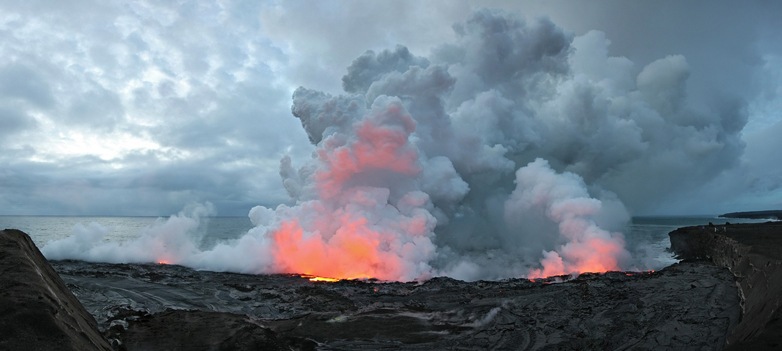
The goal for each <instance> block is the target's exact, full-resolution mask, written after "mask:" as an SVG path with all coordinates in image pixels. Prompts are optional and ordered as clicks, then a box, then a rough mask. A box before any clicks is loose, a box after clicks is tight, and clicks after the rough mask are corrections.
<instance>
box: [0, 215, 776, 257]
mask: <svg viewBox="0 0 782 351" xmlns="http://www.w3.org/2000/svg"><path fill="white" fill-rule="evenodd" d="M165 220H166V219H165V218H155V217H57V216H0V229H2V228H13V229H19V230H22V231H24V232H26V233H28V234H29V235H30V237H31V238H32V239H33V241H34V242H35V243H36V244H37V245H38V246H39V247H42V246H44V245H45V244H46V243H47V242H49V241H51V240H55V239H60V238H64V237H67V236H70V235H72V234H73V229H74V226H77V225H79V224H81V225H85V226H86V225H89V224H90V223H97V224H100V225H101V226H103V227H104V228H106V229H108V234H107V235H106V236H105V237H104V238H103V240H106V241H126V240H130V239H133V238H135V237H137V236H139V235H140V234H141V233H143V232H144V230H145V229H147V228H149V227H151V226H154V225H155V224H156V223H157V222H162V221H165ZM728 221H730V222H732V223H742V222H763V221H762V220H737V219H729V220H728ZM709 222H713V223H715V224H722V223H725V222H726V219H725V218H717V217H715V216H689V217H636V218H633V221H632V223H631V224H629V225H628V228H626V229H625V231H624V235H625V241H626V247H627V249H628V251H630V253H631V255H632V256H633V258H634V259H635V260H636V261H637V265H638V266H637V267H628V268H633V269H660V268H663V267H665V266H668V265H670V264H672V263H674V262H676V260H675V259H674V258H673V257H672V255H671V253H670V252H668V248H669V247H670V242H669V240H668V233H669V232H671V231H673V230H674V229H676V228H679V227H684V226H695V225H706V224H708V223H709ZM203 223H205V226H204V228H203V229H204V230H205V233H206V235H205V236H204V237H203V240H202V241H201V246H202V248H208V247H212V246H214V244H216V243H217V242H220V241H223V240H230V239H235V238H238V237H240V236H242V235H243V234H244V233H246V232H247V231H248V230H249V229H251V228H252V223H250V220H249V218H247V217H212V218H208V219H207V220H206V221H204V222H203ZM202 225H203V224H202Z"/></svg>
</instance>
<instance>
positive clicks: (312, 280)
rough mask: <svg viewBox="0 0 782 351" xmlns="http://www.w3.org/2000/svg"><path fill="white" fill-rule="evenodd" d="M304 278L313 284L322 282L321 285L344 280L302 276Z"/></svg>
mask: <svg viewBox="0 0 782 351" xmlns="http://www.w3.org/2000/svg"><path fill="white" fill-rule="evenodd" d="M301 277H302V278H307V279H308V280H309V281H311V282H321V283H335V282H338V281H340V280H342V279H337V278H328V277H318V276H314V275H306V274H305V275H301Z"/></svg>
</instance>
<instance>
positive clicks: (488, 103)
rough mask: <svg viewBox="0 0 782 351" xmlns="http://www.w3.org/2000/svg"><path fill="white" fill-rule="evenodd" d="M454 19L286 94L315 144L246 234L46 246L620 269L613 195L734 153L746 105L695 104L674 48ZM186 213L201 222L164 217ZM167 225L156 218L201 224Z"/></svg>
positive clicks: (312, 261)
mask: <svg viewBox="0 0 782 351" xmlns="http://www.w3.org/2000/svg"><path fill="white" fill-rule="evenodd" d="M454 30H455V31H456V34H457V39H456V41H455V42H453V43H448V44H444V45H442V46H440V47H437V48H434V49H433V50H432V51H431V52H432V54H431V55H430V56H429V57H420V56H415V55H414V54H412V53H411V52H410V51H409V50H408V49H407V48H405V47H403V46H398V47H396V48H394V49H393V50H386V51H382V52H379V53H375V52H372V51H367V52H366V53H364V54H363V55H361V56H360V57H359V58H357V59H356V60H355V61H353V63H352V64H351V65H350V66H349V67H348V69H347V72H348V73H347V75H345V76H344V77H343V79H342V82H343V87H344V90H345V94H343V95H337V96H334V95H330V94H327V93H324V92H319V91H314V90H310V89H306V88H299V89H297V90H296V91H295V92H294V94H293V106H292V113H293V115H294V116H295V117H297V118H298V119H299V120H300V121H301V124H302V126H303V128H304V130H305V131H306V133H307V135H308V136H309V139H310V140H311V142H312V143H313V144H315V145H316V151H315V153H314V154H313V157H312V158H311V159H309V160H295V161H296V162H302V164H301V165H300V166H298V167H297V165H295V162H294V160H291V159H290V158H287V157H286V158H283V160H282V161H281V169H280V175H281V177H282V181H283V185H284V187H285V189H287V191H288V193H289V194H290V196H291V198H292V199H293V200H294V201H295V204H294V205H292V206H286V205H280V206H279V207H277V208H276V209H271V208H266V207H260V206H259V207H255V208H253V209H252V210H251V211H250V218H251V220H252V222H253V224H254V225H255V228H253V229H252V230H250V231H249V232H248V233H247V234H246V235H244V236H243V237H241V238H240V239H238V240H236V241H233V242H226V243H222V244H219V245H217V246H216V247H214V248H212V249H209V250H200V249H198V246H197V245H195V244H193V243H192V240H191V239H189V238H191V237H192V236H191V235H179V234H176V235H174V234H160V233H158V234H156V235H162V236H163V237H166V238H172V239H174V240H180V239H181V240H183V241H181V242H179V244H171V245H162V247H163V251H164V252H160V253H157V252H155V254H154V255H153V254H152V253H149V252H147V253H144V254H141V253H139V255H136V254H130V253H128V252H137V251H135V250H136V249H135V248H136V245H138V246H139V247H142V246H146V245H157V244H156V242H155V239H154V238H152V237H149V235H146V236H145V235H142V237H141V239H139V242H131V243H126V244H124V245H123V246H116V245H113V244H112V245H109V244H102V243H99V242H97V241H96V240H95V239H94V238H92V237H90V236H89V235H85V234H79V233H77V235H75V236H74V237H71V238H68V239H65V240H63V241H58V242H53V243H51V244H49V245H48V246H46V248H45V250H44V252H45V253H46V254H47V255H48V257H50V258H65V257H77V258H87V259H93V260H117V259H118V258H119V259H120V260H150V261H152V260H157V259H159V258H160V257H163V256H165V257H167V258H166V259H167V260H169V261H170V262H172V263H180V264H185V265H189V266H193V267H196V268H206V269H213V270H232V271H239V272H253V273H261V272H290V273H306V274H313V275H321V276H328V277H338V278H363V277H375V278H380V279H388V280H411V279H421V278H427V277H430V276H434V275H449V276H453V277H457V278H461V279H497V278H505V277H519V276H529V277H539V276H546V275H552V274H569V273H578V272H590V271H606V270H617V269H625V268H630V267H638V263H637V262H633V259H632V258H631V257H630V255H629V253H628V252H627V250H625V248H624V240H623V236H622V234H621V233H619V232H618V230H620V229H621V228H622V226H623V225H624V224H625V223H626V221H627V220H628V219H629V215H628V210H627V209H626V208H625V205H624V204H628V205H629V207H630V209H642V208H644V206H646V205H648V204H650V203H655V202H658V201H662V200H664V199H665V197H666V196H667V195H668V194H671V193H673V192H676V191H680V190H682V189H685V188H686V187H688V186H691V185H692V182H695V181H699V182H700V181H702V180H703V179H708V178H709V177H711V174H717V173H719V171H720V170H722V169H725V168H727V167H730V166H731V165H732V164H733V163H735V162H736V160H737V157H738V155H739V154H740V153H741V150H742V148H743V145H742V143H741V141H740V139H739V135H738V133H739V131H740V130H741V128H742V127H743V124H744V121H745V120H746V117H745V116H744V115H743V112H742V109H741V107H740V104H739V105H736V104H731V105H730V106H734V107H735V108H730V109H726V110H709V109H708V108H703V107H700V106H701V105H700V104H697V103H695V102H692V101H690V100H689V99H688V97H687V87H686V83H687V78H688V75H689V73H688V72H689V67H688V63H687V60H686V58H684V57H682V56H678V55H672V56H667V57H664V58H661V59H659V60H657V61H654V62H651V63H650V64H648V65H646V66H645V67H636V65H635V63H633V62H631V61H629V60H628V59H626V58H623V57H610V56H608V54H607V53H608V46H609V44H610V42H609V41H608V40H607V39H606V38H605V37H604V35H603V34H602V33H601V32H597V31H592V32H589V33H587V34H585V35H583V36H579V37H573V36H572V35H569V34H567V33H565V32H563V31H562V30H561V29H560V28H558V27H557V26H556V25H555V24H553V23H552V22H550V21H548V20H545V19H543V20H537V21H533V22H531V23H527V22H525V21H524V20H522V19H520V18H517V17H515V16H512V15H509V14H505V13H501V12H496V11H489V10H484V11H479V12H477V13H475V14H474V15H473V16H472V17H471V18H470V19H468V20H467V21H466V22H464V23H460V24H457V25H455V26H454ZM736 106H738V107H736ZM694 165H695V166H694ZM514 172H515V173H514ZM692 173H697V174H692ZM650 174H654V177H650V176H649V175H650ZM685 174H687V176H683V175H685ZM185 219H188V221H190V222H192V223H195V224H197V223H198V221H199V220H198V216H189V215H183V214H180V215H179V216H174V217H172V218H171V219H169V222H177V221H180V220H182V221H185ZM169 222H166V223H165V224H163V225H162V226H161V228H162V227H167V228H169V229H171V230H179V231H184V232H188V231H190V232H192V231H193V230H194V229H193V228H192V226H189V225H186V226H183V227H179V226H174V225H173V224H171V225H169V224H168V223H169ZM190 222H188V223H190ZM88 229H89V228H87V229H84V228H82V229H78V230H77V231H84V230H88ZM93 229H94V228H93ZM161 230H163V229H161ZM164 231H165V230H164ZM153 232H154V233H157V229H155V230H150V233H153ZM150 235H151V234H150ZM196 237H197V236H196ZM164 244H165V243H164ZM159 246H161V245H158V246H157V247H159ZM145 255H146V256H145ZM131 256H132V257H131ZM151 256H156V257H154V258H153V257H151Z"/></svg>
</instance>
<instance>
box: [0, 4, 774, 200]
mask: <svg viewBox="0 0 782 351" xmlns="http://www.w3.org/2000/svg"><path fill="white" fill-rule="evenodd" d="M481 7H489V8H499V9H504V10H505V11H506V12H508V13H512V14H514V15H515V16H519V18H523V19H526V20H529V21H533V20H537V19H538V18H542V17H545V18H548V19H550V20H551V21H552V22H553V23H554V24H555V25H556V26H557V27H559V28H561V30H562V31H563V32H564V33H566V35H565V37H566V38H567V40H574V43H576V44H574V47H583V45H585V44H584V43H588V42H589V40H587V39H590V38H591V39H590V40H597V39H594V38H602V37H604V38H605V39H606V40H607V42H610V46H608V47H607V53H606V54H607V55H608V56H610V57H616V58H623V60H624V61H617V62H630V63H632V65H630V64H628V65H627V67H628V68H627V69H628V70H629V71H630V72H631V73H632V74H633V76H634V77H635V76H638V80H637V84H638V85H639V88H638V89H639V91H641V90H643V89H642V87H641V86H642V85H643V84H645V83H644V82H647V81H650V80H651V81H654V79H653V78H654V77H652V78H649V77H647V76H649V75H658V73H659V72H666V71H667V70H660V69H659V67H660V65H661V64H655V65H650V64H651V63H654V62H662V61H658V60H661V59H666V58H669V59H667V60H668V61H666V62H668V63H665V64H666V65H669V66H664V67H676V64H677V63H681V64H682V65H684V63H685V62H686V65H685V67H686V69H687V71H686V74H683V75H682V77H685V78H686V84H684V85H682V86H683V87H684V88H683V89H685V90H684V91H682V92H681V94H682V95H683V96H684V95H686V97H687V101H688V102H687V104H688V106H692V109H693V110H697V111H699V113H702V114H706V115H708V114H709V113H711V112H713V113H714V114H715V115H719V114H720V113H722V112H724V111H728V110H729V111H732V112H731V113H730V115H731V116H733V117H720V116H721V115H720V116H717V117H715V118H716V119H715V120H717V121H718V124H719V123H721V127H720V131H721V132H720V133H722V132H724V134H725V135H726V138H728V139H730V138H731V137H733V136H735V137H736V141H735V142H733V141H731V142H730V143H727V144H726V145H729V147H730V148H731V150H730V151H731V152H728V153H725V155H727V156H725V157H726V158H727V159H726V160H725V162H726V166H724V167H716V166H713V165H711V166H709V167H708V168H703V169H706V170H708V172H702V171H699V170H698V169H692V170H691V173H692V176H691V177H692V178H693V179H695V180H697V181H691V179H690V180H688V174H689V173H690V171H689V170H687V171H683V172H677V174H678V177H679V178H672V177H671V176H669V175H667V174H666V176H665V177H664V181H665V182H668V183H670V182H681V183H682V184H687V186H686V187H684V188H676V187H665V191H661V192H662V193H664V194H665V196H660V197H659V198H657V197H655V198H654V201H642V200H638V199H634V198H632V197H634V196H641V195H638V194H637V193H638V192H637V191H634V190H633V188H635V187H639V188H642V187H647V186H655V184H657V183H655V181H654V179H655V177H657V174H656V172H655V168H654V167H644V168H638V167H636V168H634V170H639V171H636V172H627V173H626V174H620V175H615V174H610V173H605V174H602V173H601V175H600V176H601V178H599V179H598V180H597V182H598V183H600V180H601V179H602V180H603V182H602V183H600V185H602V186H604V187H606V188H607V189H608V190H611V191H615V192H617V193H618V194H619V195H620V198H621V197H622V196H623V195H624V194H627V195H626V196H627V197H628V199H622V200H624V201H625V202H627V204H628V208H629V209H630V210H631V212H633V213H634V214H709V213H720V212H726V211H734V210H756V209H770V208H777V209H780V208H782V162H780V160H781V159H780V155H779V150H782V138H780V136H782V112H780V111H782V85H780V82H782V44H780V41H779V37H778V36H779V33H782V27H781V26H782V25H780V24H779V23H780V22H779V14H780V13H782V2H778V1H767V2H764V1H745V2H737V1H726V2H721V1H686V2H682V1H645V2H640V1H632V2H629V1H547V2H542V1H540V2H531V3H530V4H524V3H521V2H518V1H508V2H480V3H478V2H465V1H442V2H439V1H246V2H241V1H219V0H199V1H150V2H146V1H0V214H7V215H17V214H18V215H39V214H45V215H168V214H172V213H175V212H178V211H179V210H180V209H181V208H183V207H184V206H185V205H187V204H188V203H191V202H206V201H208V202H211V203H213V204H214V205H215V207H216V208H217V213H218V215H246V214H247V212H248V211H249V209H250V208H251V207H253V206H255V205H269V206H272V205H275V204H278V203H284V202H290V201H291V200H290V199H289V197H288V194H287V193H286V191H285V189H284V188H283V186H282V180H281V178H280V170H279V169H280V160H281V159H282V158H283V157H284V156H286V155H288V156H290V158H291V159H292V160H293V161H294V162H297V160H299V161H300V160H305V159H307V158H310V157H311V156H310V155H311V153H312V152H313V150H314V147H313V146H312V145H311V144H310V141H309V140H308V137H307V134H306V133H305V131H304V129H302V126H301V122H300V121H299V120H297V119H296V118H294V117H293V115H292V114H291V105H292V103H293V100H292V94H293V92H294V90H295V89H296V88H297V87H299V86H304V87H306V88H309V89H313V90H317V91H323V92H326V93H329V94H340V93H344V92H343V91H342V82H343V81H342V77H343V76H344V75H346V74H347V73H348V70H347V68H348V66H350V65H351V63H352V62H353V60H354V59H356V58H357V57H359V56H360V55H362V54H363V53H364V52H365V51H367V50H374V51H375V52H381V51H382V50H386V49H388V50H394V49H395V48H396V47H397V45H403V46H405V47H407V48H408V49H409V51H410V52H411V53H412V54H413V55H416V56H420V57H437V55H438V51H437V48H442V47H443V46H442V44H443V43H456V44H453V45H456V46H458V45H459V43H463V42H464V40H462V41H460V40H459V38H458V37H459V35H458V30H455V29H458V28H459V27H458V26H457V27H454V24H456V23H463V22H464V21H465V20H467V19H468V18H470V16H471V14H472V13H473V12H474V11H476V10H477V9H479V8H481ZM594 31H599V32H602V33H604V34H595V33H598V32H594ZM589 33H592V34H591V35H587V34H589ZM601 35H602V36H601ZM579 38H581V40H580V39H579ZM579 40H580V41H579ZM579 43H580V44H579ZM579 45H581V46H579ZM439 54H440V55H442V52H439ZM603 56H605V55H603ZM435 61H436V60H435ZM587 61H588V60H587ZM584 62H586V61H584ZM583 64H584V65H587V66H588V65H589V63H588V62H586V63H583ZM647 65H649V66H647ZM579 67H581V66H575V68H574V69H579ZM645 68H648V69H645ZM655 68H658V70H655ZM659 74H662V73H659ZM632 84H636V82H632ZM457 87H458V84H457ZM677 96H678V95H677ZM710 111H711V112H710ZM446 112H451V111H446ZM736 116H738V117H736ZM414 117H415V116H414ZM464 118H467V117H464ZM703 120H709V117H708V116H706V117H703ZM704 128H705V127H704ZM720 135H722V134H720ZM720 147H722V146H720ZM726 147H728V146H726ZM650 150H654V148H652V149H650ZM550 153H552V154H553V153H554V151H551V152H550ZM720 155H722V154H720ZM720 157H722V156H720ZM711 162H713V160H712V161H711ZM298 163H299V164H301V163H303V162H298ZM663 164H664V163H663ZM517 166H521V165H517ZM553 166H555V167H557V162H553ZM561 166H562V167H565V169H567V170H571V171H574V172H577V173H578V169H579V168H577V167H575V168H566V166H568V165H561ZM609 166H610V165H609ZM691 166H692V167H693V168H698V167H700V166H701V165H699V164H692V165H691ZM608 168H610V167H608ZM640 170H643V172H641V171H640ZM585 172H586V171H585ZM663 173H664V172H663ZM702 173H708V174H702ZM581 175H582V176H583V177H585V179H586V180H587V182H589V181H590V178H589V174H588V173H586V174H581ZM596 179H597V178H596ZM640 194H645V193H643V192H641V193H640ZM643 196H646V195H643Z"/></svg>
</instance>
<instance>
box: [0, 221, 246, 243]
mask: <svg viewBox="0 0 782 351" xmlns="http://www.w3.org/2000/svg"><path fill="white" fill-rule="evenodd" d="M166 219H167V218H158V217H59V216H0V228H2V229H19V230H21V231H23V232H25V233H27V234H28V235H30V238H31V239H33V241H34V242H35V244H36V245H38V247H42V246H43V245H45V244H46V243H47V242H49V241H52V240H56V239H62V238H65V237H68V236H70V235H72V234H73V228H74V227H75V226H77V225H88V224H90V223H97V224H100V225H101V226H103V227H104V228H106V229H108V233H107V234H106V236H105V237H104V240H107V241H126V240H130V239H133V238H135V237H138V236H139V235H141V233H143V232H144V230H145V229H147V228H149V227H152V226H155V225H156V224H157V223H159V222H165V221H166ZM202 225H203V226H204V230H205V232H206V233H207V234H206V236H205V237H204V239H203V242H202V245H203V246H207V247H208V246H213V245H214V244H215V243H216V242H219V241H222V240H230V239H236V238H238V237H240V236H242V235H243V234H244V233H247V231H248V230H250V228H252V227H253V225H252V223H250V219H249V218H248V217H210V218H207V219H206V220H205V221H202Z"/></svg>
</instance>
